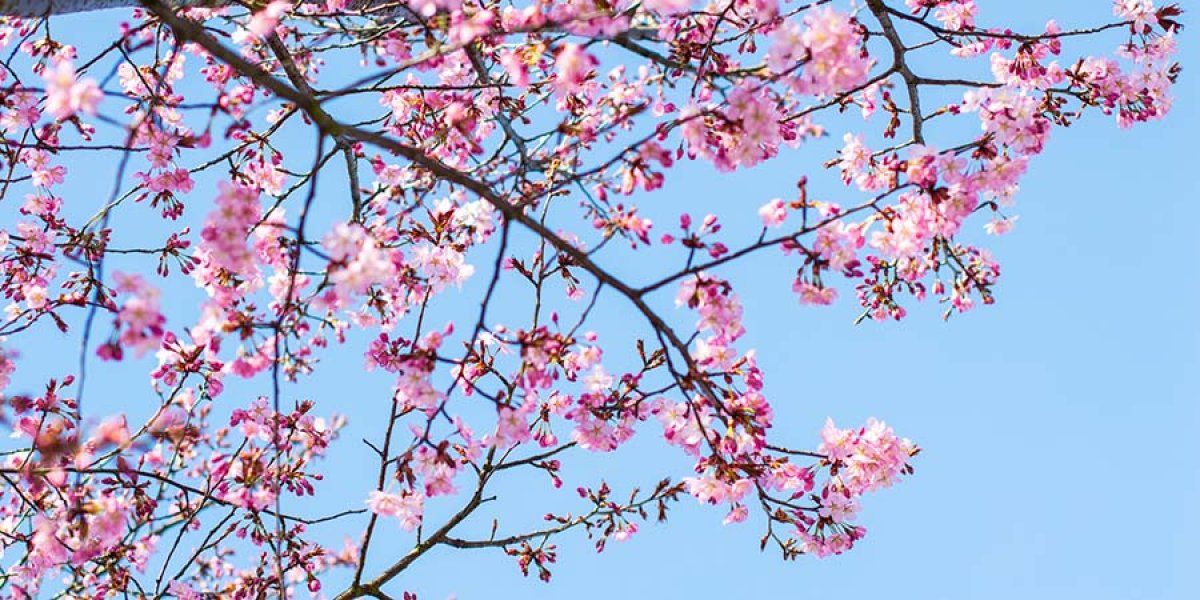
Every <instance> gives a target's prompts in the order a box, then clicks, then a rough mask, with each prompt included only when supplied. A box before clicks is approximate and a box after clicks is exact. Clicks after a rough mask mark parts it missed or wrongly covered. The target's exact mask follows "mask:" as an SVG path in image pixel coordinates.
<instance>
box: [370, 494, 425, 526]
mask: <svg viewBox="0 0 1200 600" xmlns="http://www.w3.org/2000/svg"><path fill="white" fill-rule="evenodd" d="M367 508H368V509H370V511H371V512H372V513H375V514H377V515H379V516H382V517H395V518H396V519H397V520H398V521H399V522H400V528H401V529H403V530H405V531H412V530H414V529H416V528H417V526H418V525H420V524H421V516H422V514H423V513H424V511H425V496H424V495H422V494H421V493H420V492H415V491H413V490H404V491H402V492H400V493H399V494H392V493H388V492H381V491H379V490H375V491H372V492H371V493H370V495H368V496H367Z"/></svg>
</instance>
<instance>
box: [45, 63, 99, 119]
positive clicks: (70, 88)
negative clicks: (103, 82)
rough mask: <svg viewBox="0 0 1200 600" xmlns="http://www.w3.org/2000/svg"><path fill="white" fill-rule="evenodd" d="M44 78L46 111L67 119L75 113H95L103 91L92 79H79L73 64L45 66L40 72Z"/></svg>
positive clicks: (57, 117) (56, 116) (58, 117)
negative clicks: (42, 71)
mask: <svg viewBox="0 0 1200 600" xmlns="http://www.w3.org/2000/svg"><path fill="white" fill-rule="evenodd" d="M42 77H43V78H44V79H45V80H46V112H48V113H50V114H51V115H53V116H54V118H56V119H60V120H61V119H69V118H71V117H73V116H75V115H76V114H77V113H83V114H86V115H94V114H96V108H97V107H98V106H99V104H100V100H101V99H103V98H104V93H103V92H101V91H100V86H99V85H97V84H96V81H95V80H94V79H90V78H89V79H79V78H78V77H77V76H76V74H75V66H74V65H72V64H71V63H70V62H69V61H65V60H64V61H62V62H59V63H58V64H57V65H55V66H54V67H47V68H46V71H45V72H44V73H43V74H42Z"/></svg>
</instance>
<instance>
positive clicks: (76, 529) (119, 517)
mask: <svg viewBox="0 0 1200 600" xmlns="http://www.w3.org/2000/svg"><path fill="white" fill-rule="evenodd" d="M132 506H133V503H132V502H130V500H129V499H128V498H124V497H117V496H115V495H111V494H107V495H102V496H100V497H97V498H93V499H90V500H84V501H81V502H80V503H79V510H78V512H79V513H80V514H79V515H78V516H76V515H73V514H71V511H68V510H66V509H60V510H59V511H57V512H56V513H49V512H46V513H41V514H39V515H38V516H36V517H34V523H33V535H32V536H31V537H30V540H29V543H30V548H29V555H28V564H27V565H26V566H25V568H26V569H29V570H30V571H32V572H33V573H31V574H32V575H33V577H31V579H33V580H35V581H36V580H37V579H38V578H39V577H40V574H41V573H44V572H47V571H50V570H53V569H56V568H58V567H61V566H65V565H68V564H74V565H81V564H84V563H86V562H87V561H89V560H92V559H93V558H96V557H99V556H102V555H104V554H107V553H108V552H109V551H111V550H112V549H113V548H114V547H115V546H117V545H118V544H120V543H121V540H122V538H123V537H124V536H125V533H126V527H127V522H128V519H129V511H130V508H131V507H132Z"/></svg>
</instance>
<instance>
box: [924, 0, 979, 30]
mask: <svg viewBox="0 0 1200 600" xmlns="http://www.w3.org/2000/svg"><path fill="white" fill-rule="evenodd" d="M910 5H911V1H910ZM978 13H979V7H978V6H976V4H975V0H952V1H950V2H941V3H939V5H938V9H937V10H935V11H934V12H933V18H935V19H937V20H938V21H941V23H942V27H945V28H946V29H949V30H951V31H963V30H966V29H973V28H974V27H975V15H976V14H978Z"/></svg>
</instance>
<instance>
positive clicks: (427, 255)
mask: <svg viewBox="0 0 1200 600" xmlns="http://www.w3.org/2000/svg"><path fill="white" fill-rule="evenodd" d="M411 264H413V265H414V266H416V267H417V269H418V270H419V271H420V272H421V274H422V275H424V276H425V277H426V278H428V280H429V285H430V287H431V288H432V289H433V291H435V292H438V291H441V290H442V289H444V288H445V287H446V286H449V285H455V286H459V287H462V284H463V283H464V282H465V281H466V280H468V279H470V278H471V276H472V275H474V274H475V266H474V265H472V264H470V263H468V262H467V259H466V256H464V255H463V253H462V252H459V251H458V250H455V249H454V248H450V247H448V246H434V245H432V244H422V245H420V246H417V247H416V248H414V249H413V254H412V263H411Z"/></svg>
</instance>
